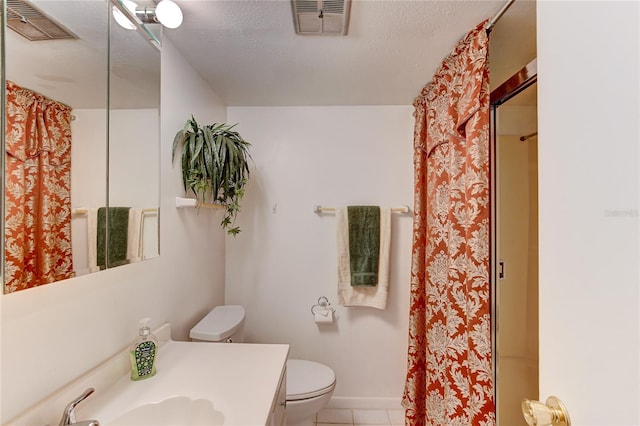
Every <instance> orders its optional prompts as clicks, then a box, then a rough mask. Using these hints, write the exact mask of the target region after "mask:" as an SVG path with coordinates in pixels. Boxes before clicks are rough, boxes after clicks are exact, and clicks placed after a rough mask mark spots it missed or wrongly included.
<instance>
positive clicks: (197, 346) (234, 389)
mask: <svg viewBox="0 0 640 426" xmlns="http://www.w3.org/2000/svg"><path fill="white" fill-rule="evenodd" d="M288 352H289V345H275V344H274V345H270V344H250V343H206V342H176V341H171V340H170V341H168V342H166V343H165V344H163V345H162V346H161V347H160V348H159V350H158V358H157V361H156V370H157V373H156V375H155V376H154V377H151V378H148V379H144V380H140V381H132V380H131V379H130V378H129V376H128V375H127V376H126V377H121V378H120V379H119V380H117V381H116V382H115V383H113V384H112V385H110V386H109V387H107V388H104V389H101V388H99V387H98V386H96V390H95V393H94V394H93V395H91V396H90V397H89V398H87V399H86V400H85V401H84V402H82V403H81V404H80V405H78V407H77V408H76V415H77V418H78V420H88V419H95V420H98V421H100V422H105V424H108V422H109V421H110V420H113V419H114V418H116V417H117V416H118V415H120V414H123V413H125V412H127V411H129V410H131V409H133V408H135V407H138V406H141V405H144V404H149V403H157V402H161V401H163V400H165V399H167V398H171V397H175V396H186V397H189V398H192V399H207V400H209V401H211V402H212V403H213V408H214V410H215V411H216V412H219V413H221V414H222V416H224V424H225V425H237V426H240V425H246V426H257V425H264V424H266V423H267V420H268V417H269V414H270V411H271V404H272V402H273V398H274V395H275V392H276V390H277V388H278V384H279V380H280V377H281V374H282V371H283V368H284V367H285V363H286V360H287V355H288Z"/></svg>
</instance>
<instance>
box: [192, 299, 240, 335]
mask: <svg viewBox="0 0 640 426" xmlns="http://www.w3.org/2000/svg"><path fill="white" fill-rule="evenodd" d="M243 323H244V308H243V307H242V306H239V305H223V306H216V307H215V308H213V310H212V311H211V312H209V313H208V314H207V316H206V317H204V318H202V319H201V320H200V322H199V323H198V324H196V326H195V327H193V328H192V329H191V332H190V333H189V337H190V338H192V339H197V340H205V341H209V342H221V341H223V340H224V339H226V338H227V337H229V336H231V335H232V334H233V333H235V332H236V331H237V330H238V329H239V328H240V326H241V325H242V324H243Z"/></svg>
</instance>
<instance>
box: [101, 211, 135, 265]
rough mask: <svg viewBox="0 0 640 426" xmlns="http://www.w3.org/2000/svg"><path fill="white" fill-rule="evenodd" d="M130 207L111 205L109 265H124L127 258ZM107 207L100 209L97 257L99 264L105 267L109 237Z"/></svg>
mask: <svg viewBox="0 0 640 426" xmlns="http://www.w3.org/2000/svg"><path fill="white" fill-rule="evenodd" d="M129 209H130V207H109V236H108V238H109V240H108V241H109V244H108V247H109V248H108V250H109V255H108V256H107V257H108V259H109V267H110V268H112V267H114V266H119V265H124V264H127V263H129V261H128V260H127V233H128V230H129ZM106 211H107V209H106V207H100V208H99V209H98V225H97V226H98V230H97V233H98V235H97V240H98V244H97V245H98V246H97V257H98V262H97V263H98V266H99V267H100V269H104V268H105V265H106V264H107V260H106V259H105V251H106V250H105V241H106V239H107V236H106V234H107V233H106V232H105V228H106V223H107V220H106V217H105V216H106Z"/></svg>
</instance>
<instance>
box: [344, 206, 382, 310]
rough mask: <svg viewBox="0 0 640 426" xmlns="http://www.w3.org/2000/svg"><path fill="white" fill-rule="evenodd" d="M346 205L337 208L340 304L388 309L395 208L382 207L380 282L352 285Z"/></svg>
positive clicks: (379, 260)
mask: <svg viewBox="0 0 640 426" xmlns="http://www.w3.org/2000/svg"><path fill="white" fill-rule="evenodd" d="M348 217H349V216H348V214H347V208H346V207H338V208H336V220H337V244H338V247H337V249H338V303H339V304H340V305H343V306H369V307H371V308H376V309H386V307H387V294H388V293H389V252H390V247H391V209H390V208H382V207H381V208H380V256H379V259H378V285H377V286H375V287H363V286H357V287H352V286H351V272H350V266H349V219H348Z"/></svg>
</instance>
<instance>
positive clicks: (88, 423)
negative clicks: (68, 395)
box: [58, 388, 100, 426]
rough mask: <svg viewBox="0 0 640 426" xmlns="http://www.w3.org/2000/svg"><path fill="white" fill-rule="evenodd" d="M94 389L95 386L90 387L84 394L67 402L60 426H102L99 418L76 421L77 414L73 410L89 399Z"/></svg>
mask: <svg viewBox="0 0 640 426" xmlns="http://www.w3.org/2000/svg"><path fill="white" fill-rule="evenodd" d="M94 391H95V389H94V388H89V389H87V390H86V391H84V392H82V395H80V396H79V397H77V398H76V399H74V400H73V401H71V402H70V403H69V404H67V406H66V408H65V409H64V413H62V419H60V423H59V425H58V426H70V425H74V426H100V423H99V422H98V421H97V420H85V421H82V422H76V419H75V417H76V416H75V413H74V411H73V410H74V409H75V408H76V406H77V405H78V404H80V403H81V402H82V401H84V400H85V399H87V397H88V396H89V395H91V394H92V393H93V392H94Z"/></svg>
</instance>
